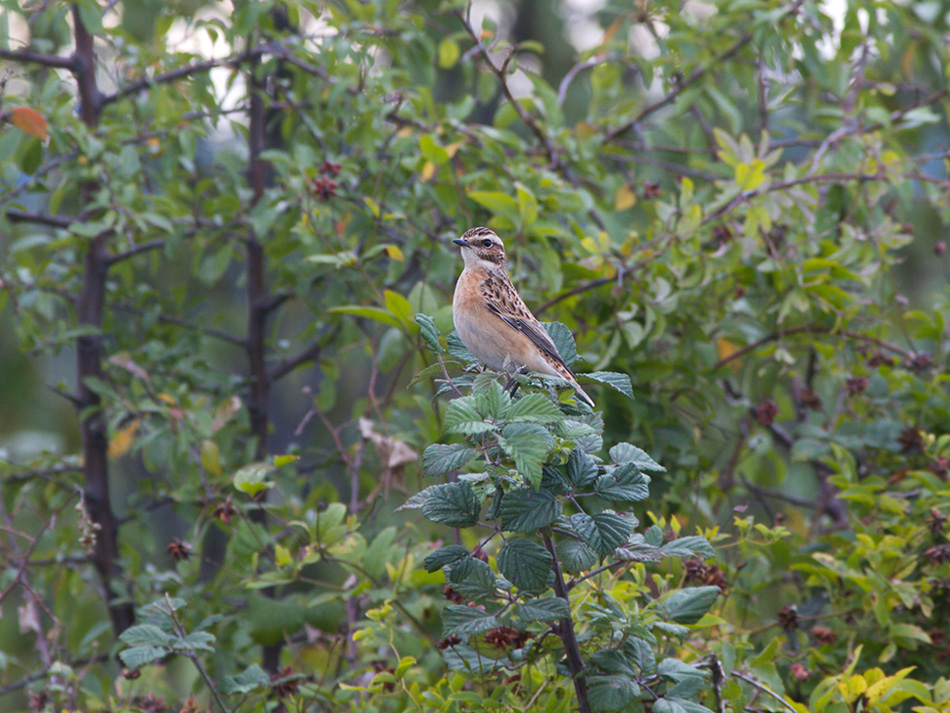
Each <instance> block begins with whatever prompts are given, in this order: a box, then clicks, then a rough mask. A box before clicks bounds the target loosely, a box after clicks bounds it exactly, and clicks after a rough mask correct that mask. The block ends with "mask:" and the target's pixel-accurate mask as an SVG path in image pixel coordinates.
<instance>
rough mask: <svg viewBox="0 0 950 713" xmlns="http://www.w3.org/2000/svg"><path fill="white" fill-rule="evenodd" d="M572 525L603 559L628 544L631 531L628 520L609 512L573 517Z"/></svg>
mask: <svg viewBox="0 0 950 713" xmlns="http://www.w3.org/2000/svg"><path fill="white" fill-rule="evenodd" d="M571 525H572V526H573V527H574V531H575V532H576V533H577V534H578V535H580V536H581V538H582V539H583V540H584V542H586V543H587V544H588V545H589V546H590V548H591V549H592V550H594V551H595V552H596V553H597V554H598V555H600V558H601V559H603V558H604V557H606V556H607V555H609V554H610V553H611V552H613V551H614V550H615V549H617V548H618V547H619V546H620V545H622V544H623V543H624V542H626V541H627V538H628V537H629V536H630V529H631V528H630V523H629V522H627V520H625V519H624V518H623V517H621V516H620V515H618V514H617V513H614V512H610V511H609V510H606V511H604V512H599V513H595V514H594V515H587V514H586V513H577V514H576V515H571Z"/></svg>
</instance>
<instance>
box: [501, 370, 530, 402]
mask: <svg viewBox="0 0 950 713" xmlns="http://www.w3.org/2000/svg"><path fill="white" fill-rule="evenodd" d="M527 372H528V369H527V367H525V366H519V367H518V368H517V369H516V370H515V371H514V372H513V373H512V375H511V376H509V377H508V383H507V384H505V391H508V395H509V396H514V395H515V392H516V391H517V390H518V387H519V386H520V385H521V384H519V383H518V381H517V380H516V379H515V375H516V374H526V373H527ZM509 389H510V391H509Z"/></svg>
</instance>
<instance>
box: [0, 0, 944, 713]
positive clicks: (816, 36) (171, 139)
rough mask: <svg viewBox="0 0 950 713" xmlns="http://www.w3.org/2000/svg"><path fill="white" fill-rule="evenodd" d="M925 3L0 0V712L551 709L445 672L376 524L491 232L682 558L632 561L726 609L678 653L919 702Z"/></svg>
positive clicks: (934, 590) (427, 421)
mask: <svg viewBox="0 0 950 713" xmlns="http://www.w3.org/2000/svg"><path fill="white" fill-rule="evenodd" d="M948 13H950V3H947V2H945V1H943V0H932V1H928V2H911V3H904V2H896V1H895V2H890V1H886V0H875V1H873V2H872V1H871V0H867V1H862V0H858V1H856V2H849V3H843V2H841V3H833V2H824V3H823V2H812V1H805V0H783V1H781V2H778V1H774V2H773V1H771V0H743V1H739V0H736V1H734V2H729V1H726V2H720V3H706V2H699V1H697V0H688V1H687V2H647V1H640V0H637V1H636V2H634V3H632V4H631V3H625V2H614V1H613V0H607V1H606V2H589V3H581V2H568V1H566V0H565V1H564V2H558V1H555V0H525V1H524V2H520V3H511V4H503V3H489V2H484V3H477V4H474V5H472V6H470V7H469V6H466V5H463V4H461V3H458V2H453V1H452V0H446V1H444V2H436V1H434V0H432V1H428V2H425V1H420V2H405V3H399V2H393V1H392V0H372V1H369V2H358V1H357V0H352V1H349V0H341V1H339V2H336V1H331V2H328V3H319V2H309V1H306V0H300V1H299V2H293V3H278V2H272V1H270V0H266V1H263V2H251V1H246V0H235V2H234V3H233V4H232V3H219V4H218V3H206V2H199V1H197V0H194V1H188V2H159V1H157V0H142V1H141V2H136V3H126V2H109V3H103V2H96V1H95V0H83V1H82V2H77V3H75V4H67V3H63V2H34V3H21V2H19V1H18V0H0V38H2V39H0V48H2V49H0V58H2V59H3V67H2V70H0V71H2V75H0V82H2V95H0V101H2V104H0V117H2V124H0V158H2V161H0V209H2V210H0V236H2V241H0V375H2V376H0V379H2V383H0V479H2V485H0V487H2V499H0V520H2V531H3V532H2V537H0V558H2V570H0V607H2V612H3V618H2V620H0V694H2V695H0V709H3V710H21V709H24V708H26V707H28V706H29V707H32V708H33V709H35V710H46V709H49V710H54V709H57V710H58V709H103V710H124V709H128V710H148V711H156V710H197V709H199V708H200V709H209V708H223V709H226V710H238V709H240V710H249V709H254V710H258V709H261V710H263V709H273V708H275V707H276V706H281V705H282V706H286V707H287V708H294V709H313V710H335V709H344V708H356V707H361V708H364V709H367V710H370V709H371V710H402V709H405V708H422V709H433V710H436V709H438V710H443V709H444V710H458V709H461V708H464V709H465V710H481V709H482V708H484V709H488V708H493V709H512V710H526V709H532V710H535V709H537V710H540V709H542V708H543V709H545V710H556V709H560V710H569V709H570V706H571V698H570V689H569V687H565V685H564V681H563V680H561V679H558V678H557V675H556V674H550V675H551V676H552V678H551V681H552V683H551V687H550V688H549V689H547V690H546V692H545V694H544V695H540V694H541V690H540V689H534V688H531V687H528V686H525V687H520V686H519V685H518V682H517V681H516V680H514V679H504V677H499V676H496V677H488V678H479V677H477V676H476V677H474V680H473V677H471V676H467V677H466V676H462V675H461V674H460V673H458V672H447V671H446V669H445V667H444V665H443V662H442V657H441V655H440V653H439V652H438V651H437V650H435V648H434V645H435V644H436V643H437V642H438V640H439V638H440V635H439V630H440V626H439V617H438V612H439V610H440V609H441V608H442V607H443V606H444V604H445V601H444V599H443V597H442V588H443V580H442V575H441V574H440V573H435V574H429V573H426V572H424V571H423V570H422V569H421V567H420V562H421V561H422V559H423V558H424V557H425V555H426V553H428V552H430V551H431V550H432V549H433V548H434V547H436V546H437V545H438V544H441V543H442V542H443V541H447V542H451V541H453V538H455V537H456V535H455V534H454V533H453V532H452V531H451V530H446V529H445V528H440V527H437V526H434V525H432V524H429V523H424V522H423V521H422V520H421V519H419V518H418V517H417V516H415V514H414V513H413V512H412V511H410V512H409V513H405V512H395V508H396V507H397V506H398V505H400V504H401V503H402V502H404V501H405V500H406V498H407V497H409V496H410V495H412V494H413V493H415V492H417V491H419V490H420V489H421V488H422V487H425V483H424V482H423V480H422V476H421V463H420V458H419V453H421V452H422V450H424V448H425V447H426V446H427V445H429V444H431V443H434V442H437V441H439V440H440V438H441V437H442V427H441V423H442V421H441V416H442V413H443V411H444V402H443V401H442V400H441V399H440V398H436V397H435V394H436V391H437V389H438V388H439V383H438V379H440V378H442V376H443V374H442V368H441V366H440V365H439V364H438V363H437V362H435V363H434V362H433V357H432V355H431V354H430V353H429V352H428V351H427V350H426V349H425V345H424V342H423V340H422V338H421V336H420V334H419V329H418V326H417V325H416V323H415V321H414V319H413V316H414V315H415V314H416V313H425V314H428V315H430V316H432V317H433V318H434V320H435V324H436V325H437V326H438V327H439V329H440V330H441V331H442V332H443V333H444V334H447V333H448V332H450V331H451V324H452V320H451V293H452V288H453V284H454V279H455V277H456V275H457V274H458V272H459V270H460V261H459V259H458V255H457V251H456V250H455V249H453V248H452V247H451V244H450V240H451V239H452V238H453V237H456V236H457V235H458V234H460V233H461V232H463V231H464V230H465V229H467V228H468V227H471V226H473V225H479V224H486V225H489V226H491V227H493V228H494V229H495V230H496V231H497V232H498V233H499V234H500V235H501V236H502V237H503V239H504V240H505V241H506V246H507V250H508V254H509V255H510V262H511V265H510V267H511V272H512V276H513V279H514V281H515V283H516V284H517V285H518V287H519V289H520V291H521V293H522V295H523V296H524V297H525V300H526V302H527V303H528V304H529V305H530V306H532V307H533V308H534V309H535V312H536V313H537V314H538V315H539V317H541V318H542V319H545V320H558V321H561V322H563V323H565V324H567V325H568V326H569V327H570V329H571V330H572V332H573V333H574V335H575V337H576V340H577V346H578V351H579V354H580V358H581V360H580V361H579V362H578V364H577V365H576V366H577V370H578V371H579V372H584V371H594V370H599V369H609V370H612V371H619V372H624V373H627V374H629V375H630V377H631V379H632V382H633V388H634V392H635V396H636V399H635V401H634V402H633V404H632V405H631V403H630V402H629V401H628V400H626V399H625V398H624V397H623V396H622V395H620V394H618V393H616V392H613V391H612V390H610V389H608V388H605V387H602V386H597V385H596V384H593V383H590V384H589V386H588V385H587V384H586V383H585V389H587V390H588V391H589V392H591V393H592V395H594V396H595V400H596V401H597V403H598V408H599V409H600V410H602V411H603V414H604V424H605V430H604V439H605V443H606V444H607V445H608V446H609V445H611V444H613V443H616V442H619V441H630V442H632V443H636V444H638V445H639V446H641V447H642V448H644V449H645V450H646V451H648V452H649V453H650V455H651V456H653V457H654V458H655V459H656V460H657V461H659V462H660V463H662V464H663V465H664V466H666V468H667V474H666V475H665V476H663V477H661V478H656V479H655V480H654V483H653V487H652V489H651V499H650V500H649V501H647V502H646V503H643V504H641V505H640V506H639V508H638V515H639V516H640V520H641V521H642V522H643V523H644V524H645V525H649V524H657V525H659V526H660V527H662V528H664V529H667V530H669V531H674V532H676V533H679V532H681V531H682V532H688V533H692V532H697V531H699V532H702V533H704V534H706V536H707V537H708V538H709V539H710V540H711V541H712V542H713V544H714V545H715V546H716V548H717V549H716V557H715V558H710V559H707V560H700V559H696V560H691V561H687V562H685V563H672V564H670V563H664V564H660V565H654V566H650V567H647V566H646V565H642V564H641V565H637V572H638V576H640V577H641V578H643V581H650V582H653V585H652V586H654V587H661V586H663V585H662V582H668V581H675V582H678V583H680V584H705V585H714V586H719V587H720V588H721V589H722V591H723V595H722V596H721V597H720V599H719V604H718V605H717V607H716V608H715V609H714V614H715V615H716V617H715V618H714V620H712V619H710V620H706V621H705V623H704V625H703V626H700V627H696V628H695V629H694V630H693V631H692V632H691V633H690V635H689V636H688V637H687V639H686V642H685V643H684V644H683V646H682V648H681V649H678V650H677V652H678V653H677V655H680V656H682V657H683V658H684V659H688V660H697V661H698V660H704V657H706V656H708V655H710V654H715V655H716V657H717V660H719V661H721V662H722V664H723V668H724V673H725V674H726V675H725V679H723V681H721V682H720V683H719V684H718V689H717V690H718V693H719V694H721V695H722V696H723V698H724V700H726V701H728V705H729V706H731V707H732V708H734V709H738V708H741V707H749V708H751V709H754V710H779V709H784V710H787V709H788V708H793V709H796V710H806V709H808V710H818V711H821V710H825V709H828V710H835V711H845V710H850V711H857V710H859V709H878V710H890V709H898V708H901V707H902V706H903V707H904V708H910V707H915V709H917V710H928V711H930V710H950V683H948V681H947V679H945V678H941V676H943V675H944V672H945V671H946V666H947V661H948V660H950V625H948V623H947V622H948V620H950V544H948V542H950V538H948V535H950V528H948V526H947V519H948V515H950V501H948V485H947V476H948V471H950V436H948V430H950V397H948V391H947V384H946V381H947V368H948V341H947V330H946V325H945V321H946V317H947V315H948V304H947V293H946V287H945V283H946V280H947V277H948V272H947V270H948V265H947V257H946V255H945V252H946V242H945V239H946V235H947V229H946V223H947V220H948V218H950V213H948V207H947V206H948V205H950V201H948V192H950V183H948V178H947V156H948V154H947V149H946V147H947V145H948V141H950V137H948V133H947V131H948V117H947V109H948V106H950V105H948V101H947V74H946V73H947V67H948V66H950V63H948V61H947V60H948V56H947V54H948V53H947V42H946V38H947V36H948V34H947V33H948V27H947V23H948V20H950V15H948ZM452 368H455V369H456V371H457V370H458V367H452ZM417 375H419V376H417ZM459 537H461V536H459ZM460 541H461V543H462V544H464V545H466V546H467V547H469V548H473V547H475V546H476V545H477V544H478V541H477V539H471V540H470V539H469V535H468V533H466V534H465V536H464V537H462V539H461V540H460ZM621 582H622V580H621V579H620V575H619V574H618V578H617V579H616V580H614V579H612V578H608V580H607V581H606V582H605V584H604V586H605V587H614V586H620V584H621ZM648 591H654V590H648ZM162 611H164V612H165V613H164V614H163V613H162ZM149 622H157V623H156V626H157V627H158V629H159V630H160V633H161V636H159V634H158V633H154V632H153V633H154V636H153V637H152V638H146V639H143V640H136V639H134V637H133V640H129V637H126V639H125V640H124V641H121V642H120V641H119V639H118V638H117V637H118V636H119V635H120V634H121V632H122V631H124V630H126V629H128V627H129V626H130V625H132V624H133V623H135V624H137V625H141V624H142V623H149ZM137 631H138V632H139V633H141V631H142V629H140V628H137ZM163 637H164V638H163ZM149 647H151V648H152V649H153V651H151V657H149V655H147V654H148V652H147V651H145V652H143V651H138V653H133V654H131V655H127V656H126V657H125V659H123V660H122V661H120V660H119V659H117V658H116V653H117V652H118V651H120V650H122V651H126V652H128V651H129V650H130V649H136V648H138V649H148V648H149ZM136 656H141V657H142V658H141V659H136V658H135V657H136ZM138 660H141V661H142V662H143V663H144V662H148V663H147V665H142V666H141V668H139V667H137V666H136V665H135V664H136V661H138ZM156 661H159V662H160V663H156ZM909 669H912V670H909ZM549 673H550V672H549ZM545 675H548V674H545ZM554 681H558V682H557V683H554ZM354 687H355V688H354ZM360 689H362V690H360ZM473 692H475V693H477V695H474V694H473ZM704 702H705V704H706V705H707V706H708V707H710V708H715V707H716V705H715V701H714V700H713V696H712V694H709V697H708V698H707V699H706V700H705V701H704ZM640 707H642V708H644V709H647V708H649V707H650V702H649V701H646V702H644V703H639V702H638V703H637V704H635V706H634V708H640ZM632 709H633V708H632Z"/></svg>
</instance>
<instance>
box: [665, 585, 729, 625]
mask: <svg viewBox="0 0 950 713" xmlns="http://www.w3.org/2000/svg"><path fill="white" fill-rule="evenodd" d="M718 596H719V587H690V588H689V589H679V590H677V591H675V592H673V594H672V595H670V597H669V598H668V599H667V600H666V601H665V602H663V609H664V610H665V611H666V617H667V618H668V619H671V620H672V621H675V622H676V623H677V624H695V623H696V622H697V621H699V620H700V619H702V618H703V615H704V614H705V613H706V612H707V611H709V608H710V607H711V606H712V605H713V603H714V602H715V601H716V598H717V597H718Z"/></svg>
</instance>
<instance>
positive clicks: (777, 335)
mask: <svg viewBox="0 0 950 713" xmlns="http://www.w3.org/2000/svg"><path fill="white" fill-rule="evenodd" d="M803 333H804V334H808V333H813V334H840V335H842V336H845V337H849V338H851V339H856V340H859V341H863V342H868V343H870V344H875V345H877V346H879V347H881V348H882V349H887V350H888V351H891V352H894V353H895V354H900V355H901V356H902V357H904V358H905V359H913V358H914V356H915V354H914V353H913V352H911V351H909V350H907V349H903V348H902V347H899V346H897V345H896V344H891V343H890V342H886V341H884V340H883V339H879V338H877V337H872V336H870V335H867V334H861V333H860V332H855V331H853V330H850V329H842V330H836V329H834V328H833V327H817V326H812V325H807V324H806V325H802V326H800V327H791V328H789V329H785V330H782V331H781V332H773V333H772V334H768V335H766V336H764V337H762V338H761V339H756V340H755V341H754V342H752V343H751V344H747V345H745V346H744V347H742V348H741V349H737V350H736V351H734V352H733V353H732V354H729V355H728V356H725V357H723V358H722V359H720V360H719V361H717V362H716V363H715V364H713V365H712V370H713V371H715V370H716V369H719V368H721V367H723V366H725V365H726V364H728V363H729V362H731V361H734V360H736V359H741V358H742V357H744V356H745V355H746V354H748V353H749V352H754V351H755V350H756V349H758V348H759V347H761V346H762V345H763V344H767V343H769V342H772V341H776V340H778V339H781V338H782V337H784V336H788V335H792V334H803Z"/></svg>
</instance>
